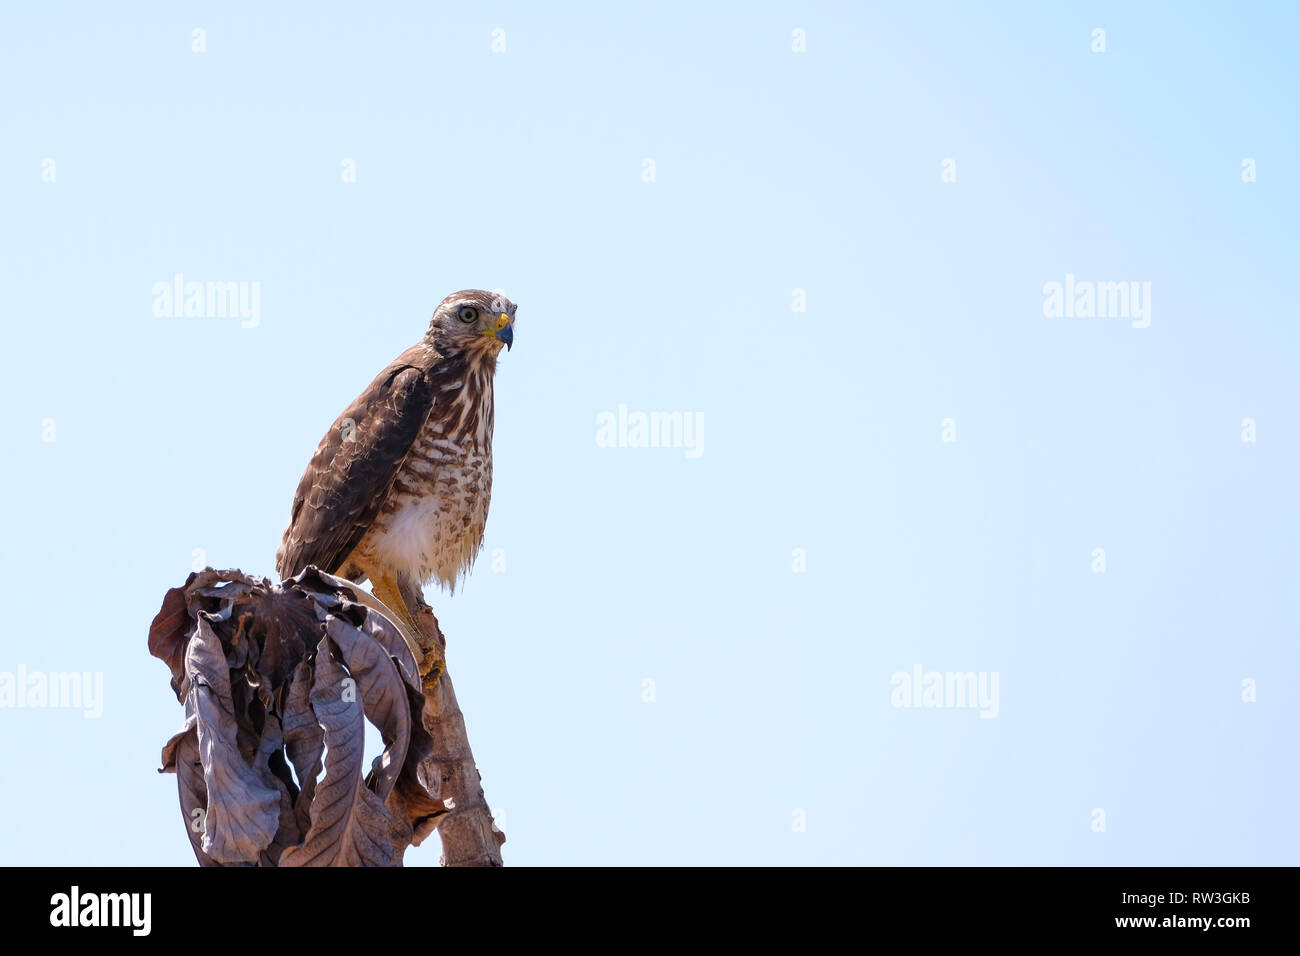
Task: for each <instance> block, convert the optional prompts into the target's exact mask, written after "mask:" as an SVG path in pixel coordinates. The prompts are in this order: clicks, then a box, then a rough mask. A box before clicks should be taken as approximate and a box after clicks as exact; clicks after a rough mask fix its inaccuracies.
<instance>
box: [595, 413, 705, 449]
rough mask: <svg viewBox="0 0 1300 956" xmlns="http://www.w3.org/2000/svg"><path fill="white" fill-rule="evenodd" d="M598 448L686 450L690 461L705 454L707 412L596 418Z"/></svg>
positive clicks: (602, 414) (601, 415) (630, 414)
mask: <svg viewBox="0 0 1300 956" xmlns="http://www.w3.org/2000/svg"><path fill="white" fill-rule="evenodd" d="M596 444H597V445H598V446H599V447H601V448H684V449H686V457H687V458H699V457H700V456H701V455H703V454H704V413H703V412H629V411H628V408H627V406H626V405H620V406H618V413H617V414H615V413H614V412H601V413H600V414H598V415H597V416H596Z"/></svg>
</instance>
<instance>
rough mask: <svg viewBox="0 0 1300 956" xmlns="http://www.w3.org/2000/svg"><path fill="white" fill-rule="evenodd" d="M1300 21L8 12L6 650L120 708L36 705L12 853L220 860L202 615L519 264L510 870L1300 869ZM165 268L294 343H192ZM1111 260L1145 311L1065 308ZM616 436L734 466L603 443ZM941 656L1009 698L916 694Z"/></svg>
mask: <svg viewBox="0 0 1300 956" xmlns="http://www.w3.org/2000/svg"><path fill="white" fill-rule="evenodd" d="M272 6H273V7H274V8H273V9H268V8H269V7H272ZM1298 26H1300V14H1297V8H1296V7H1295V5H1294V4H1291V3H1275V4H1267V3H1248V4H1227V3H1223V4H1186V3H1177V4H1175V3H1168V4H1152V3H1144V4H1129V3H1115V4H1086V5H1085V4H1050V5H1030V4H994V5H992V6H991V8H990V9H985V10H979V9H976V5H974V4H966V3H946V4H904V5H899V4H848V3H846V4H837V5H831V4H806V3H758V4H753V3H734V4H726V5H714V6H711V8H710V9H709V10H703V9H701V8H700V5H698V4H688V3H675V4H674V3H659V4H618V5H614V8H613V9H604V8H602V7H598V6H597V5H595V4H590V5H572V4H570V5H564V6H563V7H561V6H558V5H548V6H546V7H543V6H541V5H537V4H525V3H517V4H514V3H489V4H483V5H476V7H475V9H473V10H468V9H461V8H460V7H459V5H446V6H439V8H437V9H430V6H429V5H425V4H408V5H396V4H394V5H383V6H382V7H380V8H379V9H371V8H367V7H366V6H365V5H356V4H337V5H333V4H283V5H281V4H277V5H267V4H254V3H219V4H218V3H197V4H186V5H176V4H164V3H153V4H142V5H138V6H135V7H133V8H132V12H130V13H123V12H120V11H118V10H116V9H110V8H109V7H108V6H106V5H101V4H92V3H72V4H63V5H57V6H55V5H47V4H35V3H27V4H19V3H6V4H5V5H4V6H3V8H2V9H0V86H2V87H3V88H4V89H5V90H6V91H8V94H7V96H6V97H5V101H4V104H3V106H0V283H3V289H4V303H5V307H4V340H5V347H4V354H5V356H6V359H7V361H6V362H5V374H4V375H3V376H0V402H2V405H0V408H3V415H4V421H5V422H6V423H7V424H8V437H9V440H8V441H7V442H6V443H5V445H4V447H5V449H6V455H5V467H4V468H3V470H2V471H0V490H2V491H3V500H5V501H6V502H8V513H7V521H6V525H7V527H6V531H5V544H6V546H5V547H3V548H0V573H2V574H3V576H4V578H5V580H7V581H8V582H9V583H10V589H9V598H8V601H7V613H6V615H5V618H6V627H5V628H4V631H3V634H4V636H3V644H2V645H0V671H4V672H14V671H16V670H17V669H18V668H19V667H20V666H21V667H24V668H26V669H27V670H28V671H41V672H52V671H67V670H78V671H94V672H102V674H103V682H104V702H103V715H102V716H101V717H100V718H98V719H86V718H83V717H82V716H81V715H80V713H79V712H70V711H66V710H51V709H46V710H31V709H0V752H2V753H3V754H4V756H5V759H4V760H3V761H0V862H3V863H59V864H116V863H122V864H176V865H186V866H188V865H193V862H194V861H193V856H192V854H191V852H190V849H189V845H188V841H187V840H186V838H185V834H184V831H183V830H182V827H183V825H184V822H183V820H182V818H181V814H180V810H179V807H178V803H177V799H176V787H175V778H174V777H160V776H158V775H157V774H156V773H155V770H156V768H157V766H158V755H159V749H160V747H161V745H162V744H163V742H164V741H165V740H166V739H167V738H168V737H169V736H170V735H171V734H172V733H173V732H174V731H175V729H176V728H178V727H179V725H180V721H181V708H180V706H179V705H178V704H177V703H176V701H175V699H174V697H173V696H172V694H171V691H170V689H169V688H168V684H167V680H168V673H167V670H166V668H165V667H164V666H163V664H161V663H160V662H158V661H156V660H154V659H153V658H151V657H149V656H148V654H147V650H146V634H147V630H148V626H149V622H150V620H151V618H152V617H153V615H154V613H155V612H156V611H157V609H158V606H159V603H160V601H161V599H162V595H163V593H164V591H165V590H166V589H167V588H168V587H171V586H174V585H178V584H180V583H182V582H183V581H184V580H185V577H186V575H187V574H188V573H189V571H190V566H191V563H192V562H193V561H194V560H195V557H194V553H195V550H196V549H201V551H202V557H203V559H204V560H205V561H206V563H209V564H212V565H215V566H218V567H224V566H238V567H241V568H243V569H244V570H245V571H248V572H251V573H261V574H272V573H273V561H274V554H275V549H276V546H277V544H278V542H279V539H280V535H281V533H282V531H283V529H284V525H285V523H286V521H287V518H288V512H289V504H290V501H291V498H292V495H293V492H294V488H295V486H296V483H297V481H298V477H299V475H300V474H301V473H302V470H303V468H304V467H305V465H306V463H307V460H308V458H309V457H310V455H311V452H312V450H313V449H314V448H315V445H316V443H317V441H318V440H319V438H320V436H321V434H322V433H323V432H324V431H325V429H326V428H327V427H328V426H329V424H330V423H331V422H332V421H333V419H334V417H335V416H336V415H338V414H339V412H341V411H342V410H343V408H344V407H345V406H346V405H347V403H348V402H349V401H350V400H351V399H352V398H353V397H354V396H355V395H356V394H357V393H358V392H359V391H360V390H361V388H362V387H364V386H365V385H366V384H367V383H368V382H369V381H370V379H371V378H372V377H373V375H374V374H375V373H376V372H377V371H378V370H379V369H380V368H382V367H383V366H384V365H385V364H386V363H387V362H388V361H390V360H391V359H392V358H393V357H394V356H396V355H397V354H398V353H399V352H400V351H402V349H404V348H406V347H407V346H409V345H410V344H412V343H413V342H415V341H416V340H417V339H418V337H419V336H420V335H421V334H422V333H423V331H424V329H425V327H426V325H427V322H428V319H429V316H430V314H431V312H432V309H433V307H434V306H435V305H436V304H437V302H438V301H439V300H440V299H442V297H443V296H444V295H446V294H447V293H449V292H451V291H453V290H456V289H460V288H466V287H476V286H477V287H484V288H496V287H499V288H502V289H504V290H505V291H506V293H507V294H508V295H509V296H510V297H511V298H512V299H514V300H515V301H516V302H517V303H518V305H519V312H518V322H517V330H516V339H515V347H514V350H513V351H512V352H511V353H510V354H508V355H506V356H504V357H503V359H502V362H501V366H500V369H499V372H498V375H497V392H496V394H497V408H496V444H495V463H496V481H495V487H494V491H493V500H492V509H491V515H490V518H489V521H488V527H487V535H486V542H485V547H486V549H487V550H488V551H489V552H490V551H491V550H492V549H503V550H504V554H505V570H504V573H494V572H493V569H492V567H491V563H490V556H489V555H488V554H485V555H484V557H483V558H481V559H480V562H479V564H478V566H477V567H476V568H475V570H474V572H473V574H472V576H471V578H470V580H469V581H468V584H467V585H466V586H465V588H464V590H463V591H460V590H458V591H457V593H456V595H455V596H454V597H451V598H449V597H447V596H446V595H443V594H441V593H439V592H437V591H433V590H431V591H430V592H429V598H430V600H431V601H432V602H433V604H434V605H435V608H436V610H437V612H438V614H439V617H440V619H441V621H442V624H443V626H444V628H445V630H446V632H447V634H448V636H449V641H450V648H449V665H450V668H451V672H452V673H453V675H454V677H455V681H456V688H457V691H458V694H459V696H460V700H461V703H462V705H463V706H464V708H465V711H466V714H467V717H468V720H469V728H470V735H471V740H472V743H473V746H474V749H475V752H476V754H477V756H478V758H479V764H480V769H481V770H482V773H483V778H484V786H485V791H486V794H487V796H488V799H489V801H490V802H491V803H492V804H493V805H494V806H495V807H497V808H498V809H500V810H503V811H504V818H505V830H506V832H507V834H508V837H509V842H508V843H507V844H506V846H505V848H504V855H505V859H506V862H507V864H510V865H539V864H561V865H571V864H681V863H686V864H697V863H700V864H703V863H714V864H718V863H732V864H769V863H770V864H933V863H946V864H975V863H980V864H1085V865H1092V864H1123V865H1129V864H1143V865H1154V864H1165V865H1190V864H1295V863H1297V862H1300V852H1298V851H1300V828H1298V825H1297V822H1296V815H1295V794H1296V790H1297V784H1298V783H1300V777H1298V771H1297V769H1296V768H1297V766H1298V760H1297V757H1298V756H1300V754H1297V745H1296V739H1297V734H1296V727H1297V726H1300V721H1298V717H1300V714H1298V713H1297V711H1298V705H1300V692H1298V690H1297V687H1298V683H1297V682H1298V681H1300V663H1298V658H1297V641H1298V640H1300V633H1298V632H1297V620H1300V613H1298V612H1300V594H1298V592H1297V587H1296V581H1297V575H1298V574H1300V558H1298V556H1297V531H1298V530H1300V529H1298V527H1297V525H1298V524H1300V504H1298V503H1297V496H1296V476H1297V464H1300V456H1298V455H1297V447H1298V445H1297V443H1298V442H1300V427H1298V420H1300V416H1298V414H1297V413H1298V412H1300V387H1298V386H1297V359H1298V358H1300V331H1297V329H1298V324H1297V318H1298V314H1300V310H1298V308H1297V306H1298V303H1297V293H1296V283H1297V268H1296V263H1297V240H1296V221H1297V212H1298V211H1300V210H1298V208H1297V182H1300V169H1298V168H1297V163H1298V161H1300V148H1298V147H1300V137H1298V136H1297V124H1296V103H1297V101H1298V99H1300V97H1298V95H1297V94H1298V93H1300V89H1298V87H1300V82H1298V81H1297V71H1296V67H1295V60H1294V56H1295V47H1296V42H1297V32H1298V31H1297V27H1298ZM196 27H201V28H203V29H204V30H205V31H206V47H207V49H206V52H205V53H202V54H197V53H194V52H192V51H191V42H192V41H191V31H192V30H193V29H194V28H196ZM1097 27H1101V28H1104V29H1105V31H1106V52H1105V53H1100V54H1097V53H1092V52H1091V51H1090V44H1091V43H1092V31H1093V29H1094V28H1097ZM496 28H500V29H502V30H504V31H505V38H506V49H505V52H503V53H493V51H492V31H493V30H494V29H496ZM796 28H801V29H803V30H805V31H806V36H807V52H805V53H794V52H792V50H791V42H792V31H793V30H794V29H796ZM47 158H52V159H54V161H55V170H56V181H55V182H54V183H45V182H42V179H41V176H42V161H43V160H44V159H47ZM945 158H952V159H953V160H954V161H955V169H956V173H957V178H956V181H955V182H950V183H945V182H942V181H941V178H940V173H941V163H942V162H943V160H944V159H945ZM1246 158H1250V159H1253V160H1254V162H1255V164H1256V166H1255V168H1256V171H1257V181H1256V182H1253V183H1245V182H1243V181H1242V161H1243V159H1246ZM345 159H352V160H354V161H355V164H356V170H357V181H356V182H355V183H345V182H343V181H342V179H341V175H340V173H341V169H342V164H343V162H344V160H345ZM645 159H653V160H654V163H655V171H656V177H655V182H653V183H646V182H644V181H643V180H642V170H643V160H645ZM176 273H181V274H183V275H184V276H185V277H186V278H187V279H191V280H197V281H230V282H240V281H247V282H257V283H260V286H259V288H260V295H261V303H260V304H261V315H260V324H258V325H257V327H256V328H241V327H240V323H239V321H238V320H237V319H221V318H211V319H185V318H160V317H156V316H155V315H154V314H153V311H152V308H151V306H152V301H153V300H152V295H151V290H152V288H153V286H154V284H155V283H157V282H160V281H169V280H170V279H171V278H172V277H173V276H174V275H175V274H176ZM1067 274H1072V275H1074V276H1075V277H1076V279H1077V280H1080V281H1130V280H1132V281H1139V282H1149V283H1151V324H1150V327H1149V328H1145V329H1135V328H1133V327H1131V325H1130V323H1129V322H1128V321H1126V320H1124V319H1102V318H1091V319H1081V318H1074V319H1065V318H1047V317H1045V316H1044V314H1043V287H1044V285H1045V284H1046V283H1049V282H1064V280H1065V276H1066V275H1067ZM796 289H802V290H804V291H805V294H806V302H807V311H806V312H796V311H793V310H792V301H793V298H794V290H796ZM619 405H626V406H628V408H629V409H632V410H642V411H653V410H661V411H678V412H683V413H687V412H689V413H692V414H699V415H702V416H703V422H704V432H703V445H702V449H703V453H702V454H701V455H700V456H699V457H696V458H689V457H687V455H686V454H685V450H683V449H633V448H603V447H599V446H598V445H597V443H596V440H595V436H596V420H597V416H598V415H599V414H600V413H601V412H605V411H617V409H618V407H619ZM1247 418H1250V419H1253V420H1254V422H1255V423H1256V429H1257V431H1256V437H1257V440H1256V441H1255V442H1253V443H1250V442H1243V441H1242V422H1243V420H1244V419H1247ZM48 419H52V420H53V422H54V426H55V432H54V435H55V440H54V441H52V442H47V441H43V440H42V438H43V433H44V432H46V431H47V429H46V426H45V425H44V424H43V423H44V422H46V420H48ZM945 419H952V420H953V422H954V423H955V426H954V427H955V434H956V439H957V440H956V441H955V442H944V441H942V440H941V423H942V422H943V420H945ZM1096 548H1103V549H1104V550H1105V555H1106V571H1105V573H1093V571H1092V562H1093V557H1092V555H1093V550H1094V549H1096ZM795 549H803V551H804V553H805V554H806V562H807V565H806V571H805V572H804V573H795V572H794V571H793V570H792V563H793V561H794V552H795ZM916 665H921V666H922V668H924V669H925V670H937V671H962V672H964V671H975V672H989V673H992V672H996V673H997V674H998V678H999V685H998V686H999V710H998V715H997V717H996V718H994V719H982V718H981V717H980V716H979V713H978V711H977V710H974V709H911V710H908V709H898V708H895V707H893V706H891V691H892V689H893V688H892V687H891V683H890V678H891V675H893V674H894V673H895V672H898V671H906V672H911V671H912V669H913V668H914V667H915V666H916ZM646 679H651V680H653V681H654V682H655V683H654V687H655V696H656V700H655V701H654V702H653V703H646V702H643V699H642V696H643V686H644V685H643V682H644V681H645V680H646ZM1246 679H1252V680H1254V681H1255V686H1256V696H1257V700H1256V701H1255V702H1254V703H1245V702H1243V700H1242V682H1243V680H1246ZM1098 808H1100V809H1103V810H1104V811H1105V814H1106V832H1104V833H1097V832H1093V829H1092V826H1091V824H1092V819H1093V811H1094V810H1095V809H1098ZM800 811H801V812H802V813H803V817H802V819H804V820H806V830H805V831H803V832H799V831H798V830H797V829H796V827H795V826H794V824H795V823H796V822H797V821H798V820H799V819H801V818H800V817H799V812H800ZM437 855H438V851H437V848H436V846H434V845H426V847H424V848H422V849H418V850H414V851H412V852H411V853H410V854H408V857H407V862H408V863H409V864H412V865H417V864H425V865H436V863H437Z"/></svg>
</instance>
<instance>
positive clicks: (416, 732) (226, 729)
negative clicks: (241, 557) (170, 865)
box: [149, 568, 447, 866]
mask: <svg viewBox="0 0 1300 956" xmlns="http://www.w3.org/2000/svg"><path fill="white" fill-rule="evenodd" d="M380 607H381V606H377V604H376V602H375V601H374V598H373V597H371V596H370V595H368V594H366V593H365V592H361V591H359V589H358V587H357V586H356V585H354V584H352V583H351V582H348V581H344V580H342V579H340V578H336V577H334V576H332V575H328V574H324V573H322V572H320V571H318V570H317V569H316V568H308V569H307V570H306V571H304V572H303V573H302V574H300V575H298V576H297V577H294V578H290V579H288V580H286V581H284V582H281V583H279V584H274V583H272V582H271V581H269V580H268V579H266V578H259V577H254V576H250V575H246V574H244V573H243V572H241V571H238V570H230V571H217V570H214V569H212V568H206V569H204V570H203V571H200V572H197V573H194V574H191V575H190V576H189V578H188V579H187V580H186V582H185V584H184V585H183V586H181V587H179V588H172V589H171V590H169V591H168V592H167V594H166V596H165V597H164V599H163V605H162V609H161V610H160V611H159V613H158V615H157V617H156V618H155V619H154V621H153V625H152V626H151V628H150V631H149V650H150V653H152V654H153V655H154V656H155V657H158V658H159V659H160V660H162V661H163V662H164V663H165V664H167V666H168V668H169V669H170V670H171V674H172V680H171V685H172V689H173V691H174V692H175V693H176V696H177V699H178V700H180V701H181V702H182V703H184V705H185V722H184V725H183V726H182V729H181V731H180V732H179V733H177V734H176V735H174V736H173V737H172V738H171V739H170V740H168V741H167V743H166V744H165V745H164V747H163V752H162V763H163V766H162V770H163V772H167V773H175V774H176V775H177V783H178V789H179V796H180V803H181V811H182V814H183V816H184V820H185V826H186V832H187V836H188V837H189V839H190V842H191V845H192V846H193V849H194V853H195V856H196V857H197V859H198V861H199V863H200V864H201V865H203V866H302V865H309V866H324V865H336V866H339V865H344V866H391V865H401V854H402V852H403V850H404V849H405V846H406V844H407V838H408V835H410V834H413V842H416V843H418V842H419V840H421V839H423V838H424V837H425V836H427V835H428V833H429V832H430V831H431V830H432V828H433V826H434V825H435V823H436V821H437V820H438V819H439V818H440V817H441V816H442V815H444V814H446V812H447V808H446V806H444V805H443V803H442V802H441V801H440V800H437V799H434V798H433V797H432V796H431V795H430V794H429V791H428V790H427V788H426V787H425V785H424V782H423V781H422V780H421V777H420V771H419V768H420V765H421V763H422V761H424V760H425V759H426V758H427V757H428V756H429V754H430V753H431V752H432V744H433V742H432V738H430V737H429V734H428V731H426V730H425V728H424V724H423V721H422V719H421V711H422V709H423V705H424V697H423V693H422V691H421V689H420V679H419V673H418V668H417V665H416V661H415V657H414V655H413V653H412V651H411V649H410V648H409V647H408V646H407V644H406V642H405V640H404V639H403V638H402V635H401V632H400V631H399V629H398V628H397V627H396V625H394V624H393V622H392V621H390V620H388V618H387V617H385V616H384V614H383V613H381V611H380ZM367 720H368V721H370V723H372V724H373V725H374V726H375V727H376V728H377V729H378V730H379V732H380V736H381V738H382V739H383V743H384V751H383V753H382V754H381V755H380V756H379V757H378V758H377V759H376V760H375V761H374V765H373V766H372V767H371V768H370V771H369V773H368V774H366V772H365V771H366V768H365V767H364V766H363V762H364V743H365V740H364V738H365V731H364V724H365V721H367ZM322 774H323V775H324V776H323V779H322ZM390 797H391V799H390ZM386 805H391V806H392V807H393V808H394V812H397V813H399V814H401V817H399V818H398V819H397V820H395V819H393V817H392V814H391V813H390V811H389V809H388V808H387V806H386Z"/></svg>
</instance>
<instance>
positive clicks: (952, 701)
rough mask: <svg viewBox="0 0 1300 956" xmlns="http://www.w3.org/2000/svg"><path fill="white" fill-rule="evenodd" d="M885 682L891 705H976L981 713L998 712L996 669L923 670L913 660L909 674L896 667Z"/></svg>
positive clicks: (984, 714)
mask: <svg viewBox="0 0 1300 956" xmlns="http://www.w3.org/2000/svg"><path fill="white" fill-rule="evenodd" d="M889 682H890V683H891V684H892V685H893V686H894V689H893V691H892V692H891V693H890V695H889V702H890V703H891V704H893V705H894V706H895V707H900V708H917V707H942V708H954V709H955V708H967V709H972V708H977V709H978V710H979V712H980V716H981V717H996V716H997V715H998V672H997V671H980V672H979V673H976V672H975V671H927V670H922V668H921V665H920V664H916V665H914V666H913V667H912V672H911V673H910V674H909V673H908V672H907V671H897V672H895V673H894V674H893V675H892V676H891V677H890V678H889Z"/></svg>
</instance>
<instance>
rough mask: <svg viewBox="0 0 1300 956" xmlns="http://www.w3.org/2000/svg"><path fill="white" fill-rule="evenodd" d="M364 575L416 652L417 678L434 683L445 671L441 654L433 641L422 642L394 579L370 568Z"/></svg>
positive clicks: (418, 628) (419, 631) (424, 640)
mask: <svg viewBox="0 0 1300 956" xmlns="http://www.w3.org/2000/svg"><path fill="white" fill-rule="evenodd" d="M366 576H367V577H368V578H370V587H371V589H372V590H373V591H374V593H375V597H377V598H379V600H380V601H382V602H383V603H384V604H385V605H386V606H387V607H389V608H391V609H392V611H393V613H394V614H395V615H396V616H397V620H396V621H395V622H394V623H395V624H397V626H398V627H399V629H401V630H402V632H403V633H402V636H403V637H405V638H406V642H407V643H408V644H410V645H411V650H412V652H415V659H416V660H417V661H419V665H420V676H421V677H423V678H424V683H425V685H426V686H432V685H434V684H436V683H437V682H438V677H439V676H440V675H441V674H442V672H443V671H444V670H445V669H446V663H445V661H444V660H443V656H442V652H441V650H440V649H439V648H438V647H437V646H436V645H435V644H434V643H433V642H432V641H429V640H427V639H425V637H424V636H423V635H424V632H423V631H421V630H420V625H418V624H416V623H415V616H414V615H413V614H412V613H411V609H410V608H409V607H408V606H407V604H406V600H405V599H404V598H403V597H402V591H401V589H400V588H399V587H398V586H397V578H396V577H395V576H392V575H388V574H384V573H382V572H380V573H377V574H372V573H371V572H370V570H369V569H367V570H366Z"/></svg>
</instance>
